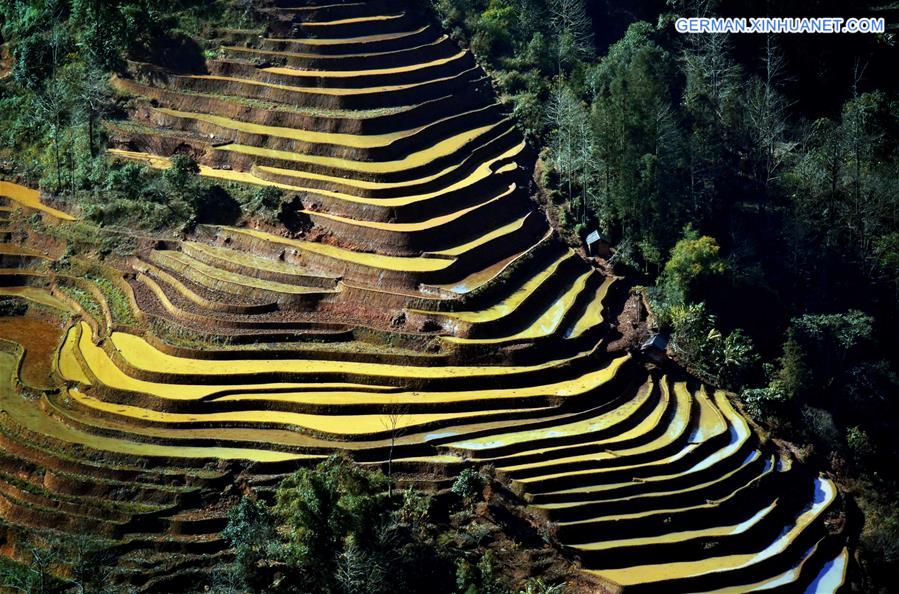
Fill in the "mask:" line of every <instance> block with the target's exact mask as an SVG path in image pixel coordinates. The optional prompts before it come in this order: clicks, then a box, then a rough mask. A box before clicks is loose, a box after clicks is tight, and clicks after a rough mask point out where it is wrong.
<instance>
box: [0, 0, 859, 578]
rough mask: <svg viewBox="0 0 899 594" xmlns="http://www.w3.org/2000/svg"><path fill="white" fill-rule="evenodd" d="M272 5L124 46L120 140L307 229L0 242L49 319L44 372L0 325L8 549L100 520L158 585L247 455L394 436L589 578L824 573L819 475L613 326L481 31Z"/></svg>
mask: <svg viewBox="0 0 899 594" xmlns="http://www.w3.org/2000/svg"><path fill="white" fill-rule="evenodd" d="M267 10H268V13H269V15H270V18H271V23H270V25H269V26H268V28H267V29H266V30H264V31H238V30H235V31H230V32H227V35H226V38H227V42H226V43H227V45H224V46H223V47H222V48H221V50H220V52H219V57H218V58H216V59H210V60H209V61H208V62H207V69H206V70H205V71H203V72H194V73H179V74H174V73H171V72H167V71H165V70H163V69H161V68H159V67H156V66H153V65H150V64H137V63H132V64H130V68H129V70H130V73H131V75H130V76H129V77H121V78H117V79H116V80H115V81H114V84H115V85H116V86H117V87H118V88H119V89H120V90H122V91H123V92H126V93H128V94H131V95H133V96H134V101H133V106H134V109H133V111H132V113H131V120H130V122H129V125H127V126H125V125H122V124H121V123H116V122H110V123H109V129H110V131H111V133H112V134H113V137H114V140H115V143H116V148H115V149H113V150H112V151H111V157H112V158H122V159H134V160H140V161H143V162H146V163H148V164H150V165H152V166H154V167H158V168H165V167H167V166H168V165H169V158H170V157H171V155H173V154H175V153H188V154H191V155H193V156H194V157H195V158H197V160H198V161H199V162H200V163H201V165H202V169H201V173H202V175H204V176H207V177H209V178H213V179H220V180H229V181H238V182H243V183H248V184H255V185H273V186H276V187H279V188H282V189H283V190H285V192H286V193H287V194H289V195H296V196H298V197H299V199H300V203H301V206H298V207H297V208H298V212H297V214H298V215H303V216H306V217H308V218H309V219H310V220H311V222H312V225H313V226H312V230H311V231H308V232H306V233H288V232H287V231H286V230H284V229H272V228H264V227H254V226H250V225H245V226H241V227H222V226H204V227H201V228H200V229H198V231H197V232H196V233H195V234H194V236H192V237H190V238H189V239H188V240H185V241H177V242H176V241H167V242H153V243H144V244H143V248H142V249H141V251H140V253H139V254H138V255H137V256H136V257H134V258H133V259H131V260H130V261H128V262H121V263H120V264H121V266H120V267H119V269H114V268H112V267H107V266H100V267H98V268H97V269H96V270H93V271H92V272H90V273H89V274H86V275H81V276H74V275H66V274H64V273H54V272H51V271H50V270H49V269H48V267H47V266H46V262H45V260H46V259H47V256H44V255H43V254H36V253H30V252H28V251H27V250H24V249H20V248H13V247H11V246H4V248H3V251H2V252H0V257H2V258H3V261H4V269H3V270H2V271H0V279H2V282H0V285H2V287H0V290H2V294H3V295H17V296H19V297H21V298H24V299H28V300H31V301H33V302H37V303H41V304H42V305H43V307H44V308H49V309H51V310H54V311H56V312H57V314H58V320H59V322H58V324H59V327H60V328H61V330H60V331H59V332H58V334H57V337H58V341H59V344H58V348H53V349H50V350H51V351H52V352H53V353H54V354H53V356H52V364H48V365H51V366H50V368H49V373H50V374H51V376H52V377H51V379H52V382H51V383H52V384H53V385H52V386H51V387H46V386H33V385H29V382H28V377H35V374H34V373H32V374H31V375H30V376H27V377H26V374H24V373H23V370H26V369H30V368H29V367H28V366H25V365H22V364H21V362H22V361H24V360H28V354H29V352H30V350H29V349H32V348H33V347H32V346H30V345H29V340H28V337H27V336H26V333H24V332H22V331H19V332H13V331H12V330H11V329H7V330H5V329H4V327H3V326H0V336H3V337H5V338H7V339H8V340H5V341H2V342H0V382H2V386H0V408H2V410H3V414H2V415H0V442H2V444H3V453H2V454H0V517H2V518H3V521H4V523H5V526H6V537H7V546H6V548H5V549H4V550H5V552H7V554H11V555H16V554H21V551H17V548H16V535H18V534H21V533H23V531H24V533H27V532H28V531H30V530H41V529H47V528H52V529H56V530H65V531H73V532H74V531H79V530H87V531H90V532H93V533H96V534H100V535H102V536H104V537H105V538H107V539H109V541H110V543H111V544H112V545H113V546H114V547H115V548H116V549H117V551H118V552H119V553H120V554H121V559H122V561H121V562H120V567H119V569H118V573H117V575H116V579H117V580H119V581H120V582H122V583H130V584H132V585H134V586H136V587H138V588H139V589H141V590H143V591H170V590H171V589H172V588H173V587H175V586H174V585H175V584H180V583H183V580H188V579H192V578H194V577H197V576H202V575H203V574H204V573H205V572H207V571H209V569H210V568H211V567H213V566H215V565H216V564H217V563H220V562H221V561H222V560H225V559H228V558H229V552H228V551H227V550H226V547H225V544H224V542H223V541H222V540H221V538H220V536H219V531H220V530H221V529H222V528H223V526H224V523H225V515H226V512H227V509H226V505H225V502H227V501H233V500H234V497H235V496H236V494H237V491H236V487H235V486H234V485H235V482H236V481H237V477H238V475H240V477H241V481H246V483H247V484H249V485H251V486H256V487H259V488H261V489H270V488H271V487H272V485H274V484H275V483H276V481H277V480H278V478H279V477H281V476H283V475H284V474H285V473H287V472H290V471H291V470H292V469H295V468H296V467H297V466H298V465H300V464H305V463H309V462H310V461H315V460H317V459H319V458H321V457H323V456H326V455H328V454H329V453H331V452H334V451H344V452H347V453H349V454H350V455H352V456H353V457H354V458H356V459H357V460H359V461H360V462H364V463H371V464H381V463H383V462H385V461H386V459H387V457H388V455H389V453H390V452H391V447H390V446H391V442H392V441H395V443H396V447H395V452H394V465H395V467H397V468H398V469H399V471H398V472H400V473H401V474H402V476H403V478H405V479H406V480H420V479H421V478H422V477H423V475H424V473H426V472H428V471H429V470H431V469H433V468H436V467H439V468H443V469H445V470H446V472H447V473H448V474H449V475H452V474H454V473H455V472H456V471H457V470H459V469H460V468H462V467H464V466H465V465H468V464H486V463H489V464H493V465H494V466H495V467H496V469H497V471H498V473H499V475H500V476H502V477H504V478H506V479H508V480H509V482H510V483H511V485H512V486H513V488H514V489H515V490H517V491H518V492H519V493H520V494H521V495H522V497H524V498H525V499H526V500H527V501H528V502H530V504H531V505H532V506H533V507H534V509H536V510H538V511H539V513H541V514H543V515H545V517H546V518H547V520H548V521H550V522H552V526H553V531H554V533H555V535H556V537H557V539H558V541H559V542H560V543H561V544H562V545H564V546H565V547H566V548H567V549H568V550H569V551H570V552H571V553H572V554H573V555H575V556H577V557H578V558H579V559H580V561H581V564H582V566H583V569H584V570H585V571H588V572H590V573H592V574H594V575H596V576H597V577H598V578H599V579H600V580H601V581H602V583H604V584H606V590H607V591H608V592H618V591H625V592H652V593H658V592H745V591H750V590H762V591H765V590H768V591H808V592H835V591H837V590H839V589H840V588H841V586H842V585H843V583H844V581H845V576H846V571H847V567H848V565H849V562H848V561H849V554H848V551H847V549H846V548H845V547H844V544H843V538H842V537H841V535H840V534H839V533H838V532H837V531H836V530H835V529H833V528H832V523H831V522H829V521H828V519H829V518H830V517H831V516H832V515H835V514H837V513H838V510H839V505H840V503H839V495H838V493H837V491H836V489H835V487H834V485H833V484H832V483H831V482H830V481H829V480H828V479H827V478H825V477H823V476H817V475H815V474H814V473H813V472H811V471H810V470H809V469H807V468H804V467H802V466H800V465H798V464H796V463H794V461H793V460H792V458H791V457H790V455H789V454H787V453H786V452H783V451H780V450H779V449H777V448H776V447H774V446H773V445H772V444H770V443H768V442H766V441H763V440H762V439H760V438H759V436H758V435H756V433H755V432H754V431H753V429H752V427H751V426H750V425H749V424H748V423H747V421H746V420H745V418H744V417H743V416H742V415H741V413H740V412H739V411H738V410H737V409H736V408H735V407H734V405H733V404H732V403H731V402H730V400H729V397H728V395H727V394H725V393H723V392H721V391H717V390H715V389H714V388H712V387H710V386H704V385H701V384H700V383H699V382H697V381H695V380H693V379H691V378H689V377H686V376H682V375H675V374H677V372H675V371H672V372H669V373H667V374H666V373H665V372H664V371H661V370H658V369H656V368H655V367H651V366H648V365H646V364H644V363H643V362H641V361H640V359H639V356H635V355H633V354H630V353H627V352H622V351H618V350H616V349H614V348H610V344H611V343H612V341H613V339H614V338H615V336H616V333H615V330H614V324H613V323H611V322H614V318H615V317H616V316H617V314H618V312H619V310H620V308H621V305H622V302H623V292H622V291H620V290H619V287H620V286H621V285H623V283H622V282H621V279H615V278H611V277H606V276H604V275H603V274H602V273H601V272H599V271H598V270H597V269H595V268H593V267H592V266H591V265H590V264H588V262H587V261H585V260H584V259H583V258H582V257H581V256H580V255H579V254H578V253H576V252H575V251H573V250H571V249H569V248H568V247H567V246H565V245H563V243H562V242H561V241H560V240H559V239H558V238H557V236H556V235H555V232H554V231H553V230H552V229H551V228H550V226H549V224H548V222H547V220H546V218H545V217H544V215H543V214H542V213H541V212H540V211H539V209H538V208H537V207H536V204H535V203H534V202H532V200H531V188H532V187H533V182H532V179H531V178H532V171H533V165H534V163H533V156H532V155H531V154H530V151H529V149H528V147H527V146H526V145H525V143H524V142H523V141H522V138H521V136H520V135H519V134H518V132H517V131H516V129H515V126H514V122H513V121H512V120H511V119H510V118H509V116H508V114H507V113H506V112H505V111H504V109H503V108H502V107H501V106H500V105H498V104H497V102H496V98H495V96H494V95H493V94H492V91H491V87H490V84H489V82H488V80H487V79H486V76H485V74H484V73H483V72H482V71H481V70H480V69H479V68H478V67H477V65H476V64H475V62H474V60H473V58H472V56H471V54H470V53H469V52H468V51H467V50H463V49H460V48H459V47H458V46H457V45H456V44H455V43H454V42H452V41H451V40H450V39H449V38H448V37H447V36H446V35H445V34H443V33H442V32H441V31H439V30H437V28H436V26H435V25H434V24H430V23H429V22H428V21H427V20H426V19H424V18H423V17H422V16H420V15H418V14H417V13H416V12H415V10H414V6H412V4H411V3H410V4H408V5H407V4H404V3H402V2H391V1H379V0H372V1H367V2H339V3H335V2H333V0H331V1H330V2H328V3H324V2H323V3H322V4H320V5H316V4H315V3H313V2H302V1H288V0H278V1H276V2H274V3H273V4H272V5H271V7H270V8H269V9H267ZM0 195H5V196H10V197H11V198H12V200H13V201H7V202H8V205H9V206H8V207H5V208H4V211H3V213H5V212H6V211H7V209H8V210H9V211H10V212H11V211H12V210H14V209H16V208H30V209H33V208H39V209H40V210H42V211H43V212H44V213H45V214H44V215H43V216H45V217H61V218H64V219H68V218H70V217H69V216H68V215H65V213H60V212H59V211H53V210H52V209H47V208H45V207H42V206H40V203H39V201H38V198H37V195H36V194H34V193H28V192H25V191H24V190H23V189H21V188H20V187H15V186H12V185H9V184H5V185H0ZM8 218H9V217H8V216H7V215H5V214H2V213H0V219H3V220H6V219H8ZM4 224H5V223H4ZM58 224H66V223H64V222H60V223H58ZM43 323H44V324H51V322H47V321H45V322H43ZM51 325H52V324H51ZM48 332H49V330H48ZM50 335H52V334H50ZM45 357H46V355H45ZM37 375H38V376H39V374H37ZM26 388H27V390H26ZM25 392H27V393H28V394H29V397H28V398H23V397H22V396H20V395H19V394H20V393H25ZM223 494H224V498H223Z"/></svg>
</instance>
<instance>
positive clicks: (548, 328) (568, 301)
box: [445, 269, 594, 344]
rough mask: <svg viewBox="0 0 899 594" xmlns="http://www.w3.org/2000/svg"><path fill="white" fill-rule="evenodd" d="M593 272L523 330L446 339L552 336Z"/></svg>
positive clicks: (488, 340)
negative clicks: (495, 334) (486, 336)
mask: <svg viewBox="0 0 899 594" xmlns="http://www.w3.org/2000/svg"><path fill="white" fill-rule="evenodd" d="M592 274H594V272H593V270H592V269H590V270H589V271H587V272H585V273H584V274H582V275H581V276H580V277H578V279H577V280H576V281H575V282H574V284H573V285H572V286H571V287H570V288H569V289H568V290H567V291H565V293H564V294H563V295H562V296H561V297H560V298H559V299H558V300H557V301H556V302H554V303H553V304H552V305H551V306H550V307H549V308H548V309H547V310H546V311H545V312H543V314H541V315H540V317H539V318H537V319H536V320H534V322H533V323H532V324H531V325H530V326H528V327H527V328H525V329H524V330H522V331H521V332H518V333H516V334H512V335H509V336H501V337H498V338H460V337H457V336H447V337H445V340H447V341H448V342H452V343H455V344H500V343H503V342H509V341H512V340H533V339H535V338H541V337H544V336H550V335H552V334H554V333H555V332H556V331H557V330H558V329H559V326H560V325H561V324H562V321H563V319H564V318H565V314H566V313H567V312H568V310H569V309H571V306H572V304H574V301H575V300H576V299H577V297H578V295H579V294H580V293H581V291H583V290H584V287H585V286H586V284H587V281H588V280H589V279H590V276H591V275H592Z"/></svg>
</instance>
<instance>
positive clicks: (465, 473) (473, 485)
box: [451, 468, 484, 503]
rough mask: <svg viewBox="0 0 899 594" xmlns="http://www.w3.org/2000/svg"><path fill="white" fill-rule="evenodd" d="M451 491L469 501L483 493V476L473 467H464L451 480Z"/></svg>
mask: <svg viewBox="0 0 899 594" xmlns="http://www.w3.org/2000/svg"><path fill="white" fill-rule="evenodd" d="M451 490H452V492H453V493H455V494H456V495H458V496H459V497H461V498H462V499H464V500H465V501H466V502H468V503H471V502H473V501H475V499H476V498H477V497H479V496H481V495H482V494H483V491H484V477H483V476H481V474H480V473H479V472H478V471H477V469H475V468H465V469H464V470H462V472H460V473H459V476H457V477H456V480H455V481H453V486H452V489H451Z"/></svg>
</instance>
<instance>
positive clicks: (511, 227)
mask: <svg viewBox="0 0 899 594" xmlns="http://www.w3.org/2000/svg"><path fill="white" fill-rule="evenodd" d="M533 216H534V213H533V212H528V213H527V214H525V215H523V216H521V217H519V218H517V219H515V220H514V221H512V222H511V223H506V224H505V225H503V226H502V227H497V228H496V229H494V230H492V231H490V232H488V233H484V234H483V235H480V236H478V237H475V238H474V239H472V240H471V241H467V242H465V243H463V244H461V245H457V246H455V247H451V248H447V249H445V250H440V251H438V252H428V253H427V255H428V256H432V257H438V258H458V257H460V256H462V255H464V254H466V253H468V252H470V251H474V250H475V249H477V248H479V247H481V246H482V245H486V244H488V243H490V242H491V241H495V240H497V239H500V238H503V237H509V236H511V235H514V234H515V233H517V232H519V231H521V230H522V229H523V228H524V226H525V223H526V222H527V220H528V219H530V218H531V217H533Z"/></svg>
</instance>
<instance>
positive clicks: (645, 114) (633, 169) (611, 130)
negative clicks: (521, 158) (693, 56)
mask: <svg viewBox="0 0 899 594" xmlns="http://www.w3.org/2000/svg"><path fill="white" fill-rule="evenodd" d="M588 88H589V89H590V92H591V94H592V96H593V108H592V125H593V133H594V138H595V142H596V154H597V159H598V167H599V170H600V175H599V176H598V179H600V180H602V183H601V185H599V186H598V187H597V192H598V193H599V195H600V202H599V204H600V210H599V211H598V213H597V216H598V217H599V222H600V225H601V226H602V227H603V228H604V229H606V230H607V231H608V232H611V233H615V234H618V235H620V236H623V237H625V238H630V239H632V240H633V241H635V242H642V245H641V250H640V251H641V255H642V256H643V257H644V258H646V259H647V260H649V258H650V257H651V255H650V254H649V253H648V252H649V251H650V250H651V249H652V248H653V247H654V246H657V245H660V244H661V246H663V247H664V248H667V247H668V246H670V245H671V243H670V242H671V241H672V239H673V237H672V231H674V230H677V229H679V228H680V226H681V225H682V221H683V212H682V207H681V202H680V196H679V192H680V191H681V190H680V187H681V186H682V182H681V179H682V178H683V177H684V175H685V174H684V167H685V163H684V162H683V154H684V150H683V143H684V141H683V139H682V138H681V131H680V130H679V128H678V124H679V122H678V118H677V115H676V111H675V109H674V104H673V101H674V97H675V90H676V87H675V63H674V59H673V57H672V56H671V54H670V53H669V52H668V51H667V50H665V49H663V48H662V47H661V46H660V45H659V44H658V43H656V41H655V40H654V34H653V30H652V27H651V26H650V25H649V24H648V23H635V24H633V25H631V26H630V27H629V28H628V30H627V33H626V34H625V36H624V37H623V38H622V39H621V40H620V41H618V42H616V43H615V44H613V45H612V46H611V47H610V48H609V52H608V55H606V56H605V57H604V58H603V59H602V60H601V61H600V62H599V63H598V64H597V65H596V66H594V67H593V68H592V69H591V70H590V73H589V76H588Z"/></svg>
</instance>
